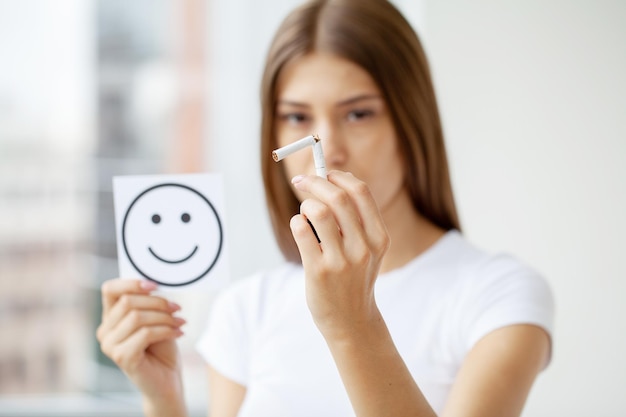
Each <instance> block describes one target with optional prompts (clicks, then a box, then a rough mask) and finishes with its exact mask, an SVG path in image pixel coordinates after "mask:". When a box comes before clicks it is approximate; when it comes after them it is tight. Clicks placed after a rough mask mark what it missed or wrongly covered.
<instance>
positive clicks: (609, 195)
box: [207, 0, 626, 417]
mask: <svg viewBox="0 0 626 417" xmlns="http://www.w3.org/2000/svg"><path fill="white" fill-rule="evenodd" d="M298 3H299V2H298V1H294V0H291V1H288V0H282V1H279V0H273V1H264V2H258V1H254V0H245V1H244V0H241V1H237V2H226V1H214V2H213V5H212V17H211V25H210V33H209V36H210V38H211V44H210V48H212V49H210V55H211V68H212V74H211V78H212V79H213V80H214V81H213V83H212V84H211V85H210V86H209V93H210V94H211V97H212V104H211V106H212V107H211V108H210V109H209V113H210V114H209V118H210V120H211V127H210V129H209V132H208V134H209V136H210V139H209V142H210V143H211V144H212V145H211V146H212V147H211V149H210V151H209V155H207V159H208V160H209V162H210V164H212V169H214V170H217V171H221V172H223V173H224V174H225V177H226V188H227V195H226V199H227V208H228V218H227V219H226V223H227V227H228V229H229V235H230V236H231V239H230V242H229V243H230V256H231V262H230V263H231V271H232V274H233V277H235V278H239V277H241V276H243V275H247V274H249V273H252V272H253V271H255V270H257V269H259V268H260V267H261V268H262V267H267V266H271V265H274V264H276V263H277V262H278V261H279V259H280V257H279V255H278V251H277V249H276V246H275V245H274V244H273V239H272V238H271V230H270V227H269V224H268V222H267V214H266V211H265V208H264V201H263V195H262V188H261V187H262V184H261V181H260V169H259V162H258V137H259V136H258V131H259V129H258V128H259V113H258V109H259V105H258V90H259V89H258V85H259V79H260V71H261V67H262V60H263V58H264V55H265V52H266V49H267V45H268V43H269V40H270V37H271V35H272V33H273V31H274V30H275V28H276V26H277V24H278V22H279V21H280V19H281V18H282V17H283V16H284V15H285V13H286V12H287V10H289V9H290V8H291V7H292V6H293V5H295V4H298ZM395 3H396V4H398V5H399V6H400V8H401V9H402V10H403V11H404V12H405V13H406V14H407V16H409V18H410V20H411V21H412V22H413V23H414V24H415V25H416V26H418V27H419V28H420V34H421V35H422V38H423V41H424V44H425V46H426V49H427V52H428V54H429V57H430V60H431V64H432V68H433V72H434V78H435V84H436V87H437V91H438V95H439V99H440V107H441V111H442V115H443V119H444V126H445V133H446V137H447V144H448V150H449V156H450V161H451V166H452V177H453V185H454V188H455V192H456V197H457V202H458V205H459V208H460V212H461V218H462V222H463V226H464V229H465V232H466V235H467V236H468V237H469V238H470V239H471V240H472V241H474V242H476V243H477V244H479V245H480V246H482V247H484V248H486V249H490V250H506V251H509V252H512V253H514V254H516V255H518V256H519V257H520V258H522V259H524V260H526V261H527V262H529V263H530V264H532V265H533V266H535V267H536V268H537V269H539V270H540V271H541V272H542V273H544V274H545V275H546V277H547V278H548V280H549V281H550V283H551V284H552V287H553V289H554V291H555V295H556V300H557V321H556V329H557V330H556V336H555V352H554V360H553V362H552V364H551V366H550V368H548V370H547V371H546V372H545V373H544V374H542V375H541V377H540V379H539V381H538V383H537V384H536V386H535V388H534V390H533V392H532V394H531V398H530V401H529V403H528V405H527V409H526V412H525V416H531V415H532V416H537V417H542V416H555V415H559V416H560V415H568V416H571V417H577V416H580V417H583V416H584V417H587V416H602V417H604V416H606V417H611V416H623V415H626V397H624V395H622V391H623V389H624V388H625V387H626V358H625V357H624V356H625V355H624V352H626V336H625V334H626V320H625V319H624V318H623V317H626V303H625V302H623V300H624V295H626V280H625V279H624V278H626V263H625V261H624V258H625V257H624V256H623V255H624V249H625V248H626V244H625V243H624V242H623V241H622V240H623V236H626V220H625V219H624V217H623V215H624V214H626V117H624V116H626V75H625V74H626V2H620V1H613V2H609V1H592V0H586V1H583V0H581V1H577V2H571V1H565V0H553V1H549V2H539V1H536V0H535V1H532V0H531V1H522V0H519V1H504V2H502V1H491V2H489V1H481V2H460V1H451V0H445V1H444V0H421V1H408V0H407V1H396V2H395Z"/></svg>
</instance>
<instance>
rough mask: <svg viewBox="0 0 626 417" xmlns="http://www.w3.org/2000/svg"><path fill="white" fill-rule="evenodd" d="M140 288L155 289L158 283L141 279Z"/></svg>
mask: <svg viewBox="0 0 626 417" xmlns="http://www.w3.org/2000/svg"><path fill="white" fill-rule="evenodd" d="M140 285H141V288H142V289H144V290H150V291H151V290H156V289H157V287H158V285H157V284H155V283H154V282H152V281H141V284H140Z"/></svg>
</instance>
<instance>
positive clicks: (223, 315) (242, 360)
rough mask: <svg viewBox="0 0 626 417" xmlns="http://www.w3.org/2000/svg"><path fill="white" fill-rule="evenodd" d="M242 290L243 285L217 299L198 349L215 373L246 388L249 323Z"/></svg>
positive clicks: (197, 346)
mask: <svg viewBox="0 0 626 417" xmlns="http://www.w3.org/2000/svg"><path fill="white" fill-rule="evenodd" d="M243 290H244V288H243V287H242V286H241V285H236V284H235V285H234V286H233V287H230V288H227V289H226V290H224V292H222V293H221V294H220V295H219V296H218V297H217V299H216V300H215V303H214V305H213V307H212V309H211V310H210V314H209V319H208V321H207V325H206V328H205V330H204V332H203V333H202V335H201V336H200V338H199V339H198V341H197V343H196V349H197V351H198V352H199V353H200V354H201V355H202V357H203V358H204V360H205V361H206V362H207V363H208V364H209V365H211V367H213V368H214V369H215V370H216V371H218V372H219V373H221V374H222V375H224V376H225V377H227V378H229V379H231V380H233V381H235V382H237V383H239V384H242V385H246V383H247V381H248V368H249V366H248V365H249V363H248V362H249V355H248V351H249V345H250V340H249V339H250V336H249V331H250V329H249V327H250V324H249V320H248V317H247V314H246V311H247V310H246V300H245V293H244V291H243Z"/></svg>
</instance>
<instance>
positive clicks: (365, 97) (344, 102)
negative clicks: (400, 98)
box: [337, 94, 382, 107]
mask: <svg viewBox="0 0 626 417" xmlns="http://www.w3.org/2000/svg"><path fill="white" fill-rule="evenodd" d="M381 98H382V97H381V96H380V95H379V94H359V95H357V96H354V97H350V98H347V99H345V100H341V101H340V102H338V103H337V107H342V106H347V105H350V104H354V103H356V102H359V101H363V100H380V99H381Z"/></svg>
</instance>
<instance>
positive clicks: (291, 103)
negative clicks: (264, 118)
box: [277, 100, 310, 107]
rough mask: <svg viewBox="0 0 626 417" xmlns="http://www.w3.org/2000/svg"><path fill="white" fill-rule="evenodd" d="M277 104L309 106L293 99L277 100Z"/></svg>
mask: <svg viewBox="0 0 626 417" xmlns="http://www.w3.org/2000/svg"><path fill="white" fill-rule="evenodd" d="M277 105H279V106H293V107H310V106H309V105H308V104H306V103H300V102H298V101H293V100H278V103H277Z"/></svg>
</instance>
